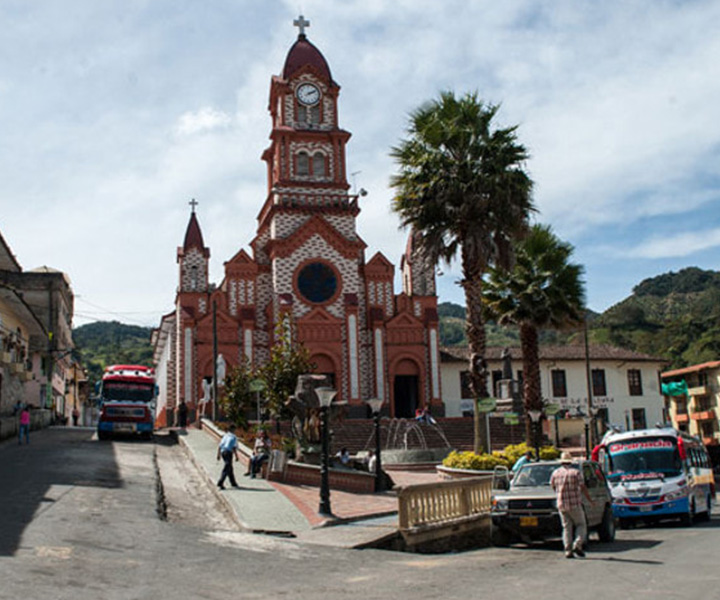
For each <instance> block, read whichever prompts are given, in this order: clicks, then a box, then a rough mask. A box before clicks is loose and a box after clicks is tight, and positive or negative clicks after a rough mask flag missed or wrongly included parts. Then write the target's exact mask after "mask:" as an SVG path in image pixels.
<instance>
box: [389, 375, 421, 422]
mask: <svg viewBox="0 0 720 600" xmlns="http://www.w3.org/2000/svg"><path fill="white" fill-rule="evenodd" d="M418 389H419V378H418V376H417V375H396V376H395V383H394V386H393V397H394V399H395V415H394V416H395V417H397V418H400V419H411V418H413V417H414V416H415V409H417V407H418Z"/></svg>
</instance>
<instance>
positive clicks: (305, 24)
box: [293, 15, 310, 36]
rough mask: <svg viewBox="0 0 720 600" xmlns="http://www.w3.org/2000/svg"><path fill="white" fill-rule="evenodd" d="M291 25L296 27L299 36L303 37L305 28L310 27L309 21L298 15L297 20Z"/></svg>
mask: <svg viewBox="0 0 720 600" xmlns="http://www.w3.org/2000/svg"><path fill="white" fill-rule="evenodd" d="M293 25H294V26H295V27H297V28H298V29H299V30H300V33H299V35H301V36H304V35H305V28H306V27H310V21H306V20H305V17H303V16H302V15H300V16H299V17H298V18H297V19H295V20H294V21H293Z"/></svg>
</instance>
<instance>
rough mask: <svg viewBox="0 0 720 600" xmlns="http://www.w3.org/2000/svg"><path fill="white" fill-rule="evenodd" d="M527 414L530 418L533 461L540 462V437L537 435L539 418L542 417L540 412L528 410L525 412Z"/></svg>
mask: <svg viewBox="0 0 720 600" xmlns="http://www.w3.org/2000/svg"><path fill="white" fill-rule="evenodd" d="M527 414H528V416H529V417H530V420H531V421H532V426H533V427H532V428H533V446H534V447H535V460H540V436H539V435H538V434H539V432H538V427H539V423H540V417H542V411H541V410H529V411H527Z"/></svg>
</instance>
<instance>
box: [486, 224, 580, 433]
mask: <svg viewBox="0 0 720 600" xmlns="http://www.w3.org/2000/svg"><path fill="white" fill-rule="evenodd" d="M572 253H573V247H572V245H570V244H569V243H567V242H563V241H561V240H560V239H559V238H558V237H556V236H555V234H554V233H553V232H552V230H551V228H550V227H549V226H545V225H534V226H533V227H532V228H531V229H530V232H529V234H528V235H527V237H526V238H525V239H523V240H522V241H520V242H519V243H518V244H517V246H516V248H515V264H514V265H513V267H512V269H511V270H509V271H508V270H502V269H497V268H493V269H490V271H489V278H488V280H487V282H486V284H485V288H484V290H483V304H484V307H485V318H488V319H494V320H496V321H497V322H498V324H500V325H517V326H519V328H520V345H521V348H522V357H523V405H524V408H525V412H526V413H527V412H528V411H531V410H537V411H542V410H543V400H542V394H541V388H540V358H539V344H538V330H539V329H543V328H553V329H562V328H566V327H571V326H575V325H577V324H579V323H582V321H583V316H584V304H585V292H584V287H583V281H582V274H583V267H582V266H581V265H578V264H574V263H570V262H569V258H570V256H571V255H572ZM526 423H527V438H528V442H530V437H531V436H530V424H529V422H526Z"/></svg>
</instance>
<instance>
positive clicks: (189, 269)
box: [177, 198, 210, 293]
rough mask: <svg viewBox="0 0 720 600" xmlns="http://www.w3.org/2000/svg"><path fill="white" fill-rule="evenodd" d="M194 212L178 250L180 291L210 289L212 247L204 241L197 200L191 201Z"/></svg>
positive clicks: (204, 290) (203, 290) (203, 291)
mask: <svg viewBox="0 0 720 600" xmlns="http://www.w3.org/2000/svg"><path fill="white" fill-rule="evenodd" d="M189 204H190V206H191V207H192V212H191V213H190V221H189V222H188V226H187V230H186V231H185V241H184V242H183V245H182V247H180V248H178V250H177V262H178V265H179V268H180V272H179V285H178V292H181V293H182V292H190V293H194V292H202V293H205V292H207V291H208V266H209V262H210V249H209V248H206V247H205V244H204V242H203V236H202V232H201V231H200V224H199V223H198V220H197V216H196V215H195V207H196V206H197V204H198V203H197V202H196V201H195V199H194V198H193V199H192V200H191V201H190V203H189Z"/></svg>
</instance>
